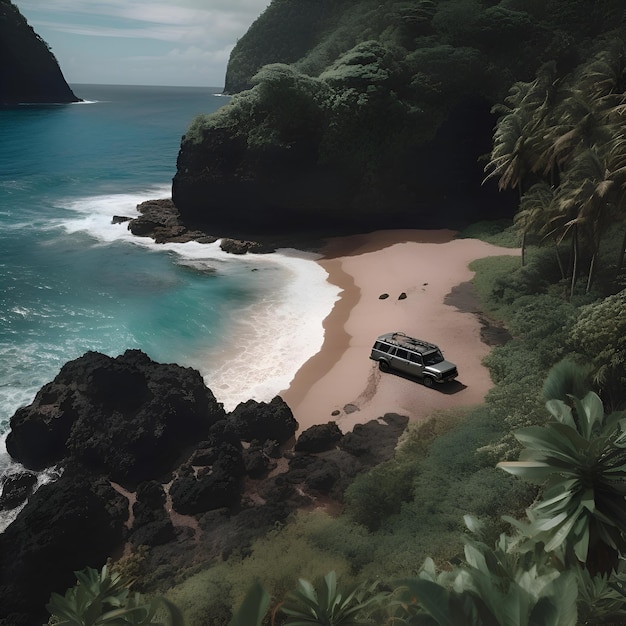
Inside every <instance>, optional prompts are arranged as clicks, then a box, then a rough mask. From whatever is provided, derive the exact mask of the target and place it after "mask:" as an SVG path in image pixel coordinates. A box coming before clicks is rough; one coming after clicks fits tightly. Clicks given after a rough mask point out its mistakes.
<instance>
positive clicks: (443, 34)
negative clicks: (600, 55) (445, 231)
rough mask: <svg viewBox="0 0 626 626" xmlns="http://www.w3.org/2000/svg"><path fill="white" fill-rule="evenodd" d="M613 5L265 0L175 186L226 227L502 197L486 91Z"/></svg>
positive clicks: (449, 208)
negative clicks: (491, 166)
mask: <svg viewBox="0 0 626 626" xmlns="http://www.w3.org/2000/svg"><path fill="white" fill-rule="evenodd" d="M623 20H624V7H623V2H622V1H621V0H601V2H598V3H593V6H590V4H589V3H588V2H584V1H583V0H574V1H572V0H547V1H545V2H537V1H536V0H502V1H501V2H494V1H487V0H450V1H447V2H432V1H431V0H418V1H416V2H407V1H399V0H375V1H374V0H357V1H352V2H347V1H335V2H331V1H330V0H298V1H297V2H296V1H295V0H274V1H273V2H272V3H271V5H270V6H269V7H268V8H267V9H266V11H265V12H264V13H263V14H262V15H261V16H260V17H259V18H258V19H257V21H256V22H255V23H254V24H253V25H252V27H251V28H250V30H249V31H248V33H246V35H245V36H244V37H242V39H241V40H240V41H239V42H238V44H237V46H236V47H235V49H234V50H233V53H232V55H231V59H230V63H229V65H228V71H227V77H226V91H227V92H237V91H239V90H242V89H246V91H243V92H241V93H237V94H236V95H235V96H234V97H233V98H232V100H231V101H230V103H229V104H227V105H226V106H225V107H223V108H222V109H221V110H220V111H218V112H217V113H215V114H213V115H208V116H200V117H198V118H197V119H195V120H194V121H193V122H192V124H191V125H190V127H189V129H188V131H187V133H186V134H185V136H184V137H183V141H182V144H181V149H180V153H179V157H178V164H177V172H176V175H175V177H174V180H173V186H172V194H173V200H174V202H175V204H176V206H177V207H178V209H179V211H180V213H181V216H182V217H183V219H186V220H188V221H191V222H199V223H203V224H205V225H208V227H209V228H210V229H211V230H212V231H214V232H216V233H217V234H227V235H228V234H231V233H232V231H233V230H241V229H242V228H243V227H247V228H248V230H250V231H253V232H254V231H270V232H275V231H276V230H281V229H282V230H292V231H293V230H311V229H316V230H327V231H328V230H330V231H335V232H336V231H337V230H347V231H355V230H365V229H368V228H372V227H374V228H376V227H402V226H411V227H420V226H442V225H452V224H455V223H459V222H461V223H462V222H464V221H468V220H473V219H476V218H479V217H490V216H492V215H493V213H494V211H497V210H498V211H503V210H504V211H505V212H506V206H507V205H506V201H503V198H501V197H498V198H497V199H496V195H497V192H496V189H495V185H491V184H487V185H485V186H482V185H481V181H482V178H483V172H482V164H481V163H479V161H478V160H479V158H480V157H481V156H482V155H484V154H485V153H487V152H489V149H490V145H491V136H492V132H493V126H494V124H495V121H496V118H495V116H493V115H492V114H491V108H492V106H493V105H494V104H495V103H498V102H501V101H502V100H503V98H504V97H505V95H506V93H507V91H508V89H509V88H510V87H511V85H512V84H513V83H514V82H515V81H518V80H526V81H527V80H532V79H533V77H534V75H535V72H536V70H537V68H538V67H540V66H541V65H542V64H544V63H547V62H551V61H553V62H555V63H556V66H557V67H558V69H559V71H560V72H566V71H569V70H570V69H571V68H572V67H574V66H575V65H576V64H577V63H578V62H579V61H580V60H581V58H584V57H586V55H589V54H591V53H592V52H593V51H594V50H595V49H596V47H597V46H598V45H600V44H601V42H602V40H606V38H623V37H624V27H623V24H624V21H623ZM511 205H512V202H511ZM500 215H502V213H500Z"/></svg>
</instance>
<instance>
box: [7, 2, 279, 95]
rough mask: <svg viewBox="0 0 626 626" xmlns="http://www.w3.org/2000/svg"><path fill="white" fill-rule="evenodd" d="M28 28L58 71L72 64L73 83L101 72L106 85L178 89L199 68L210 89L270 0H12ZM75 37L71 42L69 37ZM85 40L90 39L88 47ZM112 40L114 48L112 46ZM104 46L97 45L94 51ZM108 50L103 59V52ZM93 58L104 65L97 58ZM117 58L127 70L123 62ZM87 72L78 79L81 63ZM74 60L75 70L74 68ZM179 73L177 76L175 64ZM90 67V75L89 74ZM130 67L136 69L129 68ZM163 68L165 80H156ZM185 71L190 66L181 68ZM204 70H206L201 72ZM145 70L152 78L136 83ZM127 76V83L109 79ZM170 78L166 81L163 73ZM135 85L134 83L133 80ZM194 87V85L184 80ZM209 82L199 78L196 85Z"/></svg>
mask: <svg viewBox="0 0 626 626" xmlns="http://www.w3.org/2000/svg"><path fill="white" fill-rule="evenodd" d="M13 1H14V3H15V4H16V5H17V6H18V8H19V9H20V11H21V12H22V13H23V14H24V16H25V17H26V19H27V20H28V21H29V23H30V24H31V26H33V28H34V29H35V31H36V32H38V33H39V34H40V35H42V36H43V38H44V39H45V40H46V41H47V42H48V43H49V44H51V46H52V49H53V51H54V52H55V54H56V55H57V58H58V59H59V62H60V63H61V66H62V67H64V66H65V63H64V59H68V66H69V60H71V63H72V65H71V67H72V71H73V72H76V74H75V75H78V82H80V80H83V79H82V75H83V74H89V75H90V76H91V75H93V80H94V81H97V80H98V77H97V75H95V74H90V73H89V72H90V71H92V70H93V72H98V71H102V72H103V73H104V74H106V75H105V76H103V78H102V80H103V81H107V82H110V81H119V82H127V81H134V80H141V81H142V82H145V81H159V82H158V83H154V84H161V83H164V84H179V83H178V82H171V81H178V80H180V77H181V76H183V75H184V74H185V73H186V72H187V73H189V72H190V66H192V65H196V64H197V65H198V67H200V68H201V73H202V74H206V71H209V69H208V66H210V72H211V75H210V78H211V80H212V82H213V84H218V83H219V81H221V80H223V79H222V78H218V77H219V76H222V77H223V76H224V73H225V70H226V63H227V61H228V56H229V54H230V51H231V50H232V48H233V46H234V45H235V42H236V41H237V39H238V38H240V37H242V36H243V35H244V34H245V32H246V31H247V29H248V28H249V27H250V25H251V24H252V22H254V20H255V19H256V18H257V17H258V16H259V15H260V14H261V13H262V12H263V11H264V10H265V8H266V7H267V6H268V4H269V3H270V0H169V1H168V2H166V1H165V0H46V1H45V2H41V0H13ZM74 36H76V37H74ZM83 38H87V39H89V40H90V41H89V43H88V44H87V45H88V47H87V46H86V45H85V42H84V41H83V40H82V39H83ZM116 40H117V42H116ZM98 42H101V45H98ZM105 49H106V51H104V50H105ZM96 50H98V51H99V50H102V51H103V52H102V57H101V58H96V57H95V55H96V54H97V52H96ZM122 55H123V56H124V57H125V58H126V60H127V66H126V67H125V64H124V62H123V61H120V58H121V57H122ZM81 56H82V57H84V64H85V65H84V69H83V71H82V73H80V74H78V68H79V67H80V61H79V60H80V58H81ZM75 60H77V62H76V63H75ZM176 62H178V63H180V64H181V67H180V68H179V69H178V70H176V69H174V66H175V63H176ZM87 63H90V64H91V70H90V69H89V68H88V67H87V66H86V64H87ZM133 63H135V64H137V65H135V66H133ZM160 63H163V68H162V69H163V72H164V74H163V77H162V78H159V77H157V72H158V66H159V64H160ZM185 63H187V64H188V65H187V66H184V64H185ZM203 63H204V64H206V66H207V68H205V67H204V66H203V65H202V64H203ZM148 67H150V75H149V76H148V75H145V77H143V78H138V76H139V74H140V73H141V72H146V71H147V69H146V68H148ZM113 69H115V71H116V72H118V73H122V72H123V71H124V70H125V71H127V74H128V76H127V77H125V76H123V75H120V76H119V77H114V76H112V74H111V72H112V71H113ZM166 70H167V71H168V72H169V73H168V75H167V76H166V75H165V71H166ZM132 73H134V77H133V78H131V77H130V76H131V74H132ZM185 80H186V81H187V82H192V81H193V78H192V77H188V78H185ZM203 80H206V76H205V77H200V76H198V81H203Z"/></svg>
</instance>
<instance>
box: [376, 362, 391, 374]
mask: <svg viewBox="0 0 626 626" xmlns="http://www.w3.org/2000/svg"><path fill="white" fill-rule="evenodd" d="M378 369H380V371H381V372H388V371H389V370H390V369H391V368H390V367H389V363H387V361H384V360H381V361H378Z"/></svg>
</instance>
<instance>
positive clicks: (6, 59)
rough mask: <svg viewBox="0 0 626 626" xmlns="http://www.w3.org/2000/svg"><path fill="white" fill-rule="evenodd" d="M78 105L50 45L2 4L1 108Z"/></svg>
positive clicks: (6, 3)
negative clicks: (4, 106) (20, 104)
mask: <svg viewBox="0 0 626 626" xmlns="http://www.w3.org/2000/svg"><path fill="white" fill-rule="evenodd" d="M78 101H79V98H77V97H76V96H75V95H74V94H73V93H72V90H71V89H70V87H69V86H68V84H67V82H66V81H65V78H63V74H62V72H61V69H60V68H59V64H58V63H57V60H56V58H55V57H54V54H52V52H51V50H50V48H49V47H48V45H47V44H46V42H45V41H44V40H43V39H41V37H39V35H37V33H35V31H34V30H33V29H32V28H31V27H30V26H29V25H28V23H27V21H26V20H25V19H24V17H23V16H22V14H21V13H20V12H19V10H18V8H17V7H16V6H15V5H14V4H13V3H12V2H10V0H0V105H13V104H19V103H23V102H27V103H64V102H78Z"/></svg>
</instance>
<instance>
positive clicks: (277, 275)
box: [60, 186, 340, 410]
mask: <svg viewBox="0 0 626 626" xmlns="http://www.w3.org/2000/svg"><path fill="white" fill-rule="evenodd" d="M168 193H169V188H168V187H164V186H163V187H156V188H153V189H150V190H148V191H143V192H140V193H137V194H114V195H110V196H94V197H92V198H87V199H81V200H76V201H73V202H71V203H69V204H68V205H66V206H67V208H69V209H70V210H71V211H73V212H74V215H73V216H70V217H68V218H67V219H64V220H63V221H62V223H61V224H60V225H61V226H62V227H63V229H64V230H65V231H66V232H68V233H75V232H85V233H88V234H89V235H91V236H92V237H94V238H95V239H96V240H98V241H99V242H101V243H102V244H110V243H113V242H119V241H125V242H128V243H130V244H133V245H138V246H143V247H145V248H148V249H150V250H151V251H153V252H166V253H169V254H170V255H171V256H172V258H173V259H174V262H176V263H179V264H180V265H187V266H192V267H195V268H197V269H203V268H205V269H207V270H213V271H218V272H221V273H224V274H228V273H229V272H231V271H232V272H237V271H241V270H242V268H243V269H245V270H248V271H255V272H257V274H256V276H257V277H258V282H259V287H260V288H259V292H260V296H259V298H258V299H257V300H256V301H255V302H253V303H251V304H249V305H247V306H245V307H242V308H233V311H232V314H230V318H229V324H228V327H227V329H226V330H225V331H224V332H222V333H221V335H220V337H219V339H218V342H217V346H215V347H212V348H211V350H210V352H209V353H208V354H207V353H203V352H201V351H200V352H194V351H191V352H190V353H189V354H188V355H186V359H185V362H183V363H179V364H180V365H184V366H191V367H195V368H196V369H198V370H199V371H200V373H201V374H202V375H203V377H204V379H205V382H206V383H207V386H209V387H210V389H211V390H212V391H213V393H214V394H215V396H216V398H217V399H218V401H220V402H223V403H224V407H225V408H226V410H232V409H233V408H234V407H235V406H236V405H237V404H238V403H239V402H243V401H246V400H249V399H253V400H257V401H269V400H271V399H272V398H273V397H274V396H275V395H276V394H278V393H279V392H280V391H282V390H284V389H286V388H287V387H288V386H289V384H290V382H291V380H292V379H293V377H294V376H295V374H296V372H297V371H298V370H299V369H300V368H301V367H302V366H303V365H304V363H305V362H306V361H307V360H308V359H309V358H310V357H312V356H313V355H314V354H315V353H316V352H318V351H319V349H320V348H321V346H322V343H323V341H324V329H323V321H324V319H325V318H326V317H327V316H328V315H329V314H330V312H331V310H332V308H333V306H334V304H335V302H336V300H337V299H338V298H339V292H340V290H339V288H338V287H336V286H334V285H331V284H330V283H328V282H327V277H328V275H327V273H326V271H325V270H324V269H323V268H322V267H321V266H320V265H319V264H318V263H316V262H315V260H316V258H318V255H315V254H313V253H308V252H302V251H298V250H295V249H281V250H278V251H277V252H275V253H272V254H263V255H258V254H247V255H233V254H229V253H226V252H224V251H223V250H221V249H220V247H219V241H218V242H215V243H212V244H201V243H198V242H193V241H192V242H188V243H165V244H157V243H155V242H154V241H153V240H152V239H151V238H148V237H136V236H134V235H132V233H130V231H129V230H128V228H127V225H126V224H125V223H120V224H113V223H112V219H111V218H112V216H113V215H123V216H127V217H135V216H137V215H138V213H137V210H136V205H137V204H138V203H140V202H142V201H143V200H145V199H146V197H164V196H167V195H168ZM179 360H180V359H179Z"/></svg>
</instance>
